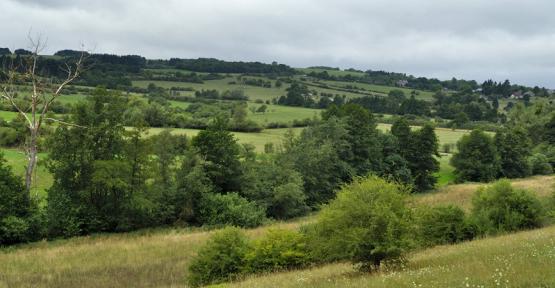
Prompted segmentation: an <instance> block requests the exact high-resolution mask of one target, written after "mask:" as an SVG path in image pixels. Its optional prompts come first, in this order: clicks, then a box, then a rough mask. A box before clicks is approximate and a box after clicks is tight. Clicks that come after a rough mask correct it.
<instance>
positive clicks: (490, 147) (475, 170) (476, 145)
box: [451, 130, 500, 182]
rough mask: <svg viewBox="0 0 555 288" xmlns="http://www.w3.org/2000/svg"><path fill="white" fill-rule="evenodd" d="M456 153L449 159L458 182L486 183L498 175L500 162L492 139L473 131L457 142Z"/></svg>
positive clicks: (479, 131) (482, 133)
mask: <svg viewBox="0 0 555 288" xmlns="http://www.w3.org/2000/svg"><path fill="white" fill-rule="evenodd" d="M457 148H458V152H457V153H455V155H453V157H452V158H451V165H453V166H454V167H455V175H456V177H457V180H458V181H480V182H488V181H491V180H494V179H495V178H496V177H497V175H498V174H499V170H500V161H499V154H498V153H497V148H496V147H495V142H494V141H493V139H492V137H491V136H489V135H487V134H486V133H484V132H483V131H481V130H473V131H472V132H471V133H470V134H469V135H465V136H463V137H462V138H461V140H459V142H457Z"/></svg>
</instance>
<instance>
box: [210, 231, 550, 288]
mask: <svg viewBox="0 0 555 288" xmlns="http://www.w3.org/2000/svg"><path fill="white" fill-rule="evenodd" d="M221 287H245V288H248V287H253V288H254V287H319V288H320V287H555V226H551V227H547V228H543V229H538V230H532V231H526V232H520V233H516V234H510V235H505V236H500V237H495V238H487V239H483V240H476V241H472V242H467V243H462V244H458V245H451V246H439V247H435V248H432V249H428V250H424V251H421V252H417V253H414V254H412V255H411V256H410V259H409V262H408V264H407V266H406V267H404V268H402V269H401V270H399V271H383V272H380V273H374V274H364V273H354V272H353V268H352V266H351V265H349V264H333V265H326V266H323V267H318V268H313V269H309V270H301V271H291V272H285V273H276V274H270V275H267V276H260V277H254V278H251V279H248V280H246V281H243V282H238V283H235V284H227V285H221Z"/></svg>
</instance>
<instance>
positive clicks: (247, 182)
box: [241, 160, 308, 219]
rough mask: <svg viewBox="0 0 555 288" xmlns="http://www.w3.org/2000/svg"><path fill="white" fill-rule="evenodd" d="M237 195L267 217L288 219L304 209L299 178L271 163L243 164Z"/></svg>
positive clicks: (291, 170)
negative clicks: (256, 207) (260, 208)
mask: <svg viewBox="0 0 555 288" xmlns="http://www.w3.org/2000/svg"><path fill="white" fill-rule="evenodd" d="M243 170H244V174H243V179H242V181H241V182H242V186H243V187H242V189H241V195H242V196H244V197H245V198H247V199H249V200H251V201H255V202H256V203H257V204H259V205H260V206H261V207H264V208H265V209H266V212H267V214H268V216H269V217H272V218H276V219H288V218H292V217H295V216H300V215H303V214H304V213H305V212H306V211H307V210H308V207H307V206H306V196H305V194H304V191H303V180H302V176H301V174H299V173H298V172H296V171H295V170H293V169H291V168H290V167H288V166H286V165H280V164H279V163H276V162H275V161H270V160H263V161H245V163H244V168H243Z"/></svg>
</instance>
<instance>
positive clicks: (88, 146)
mask: <svg viewBox="0 0 555 288" xmlns="http://www.w3.org/2000/svg"><path fill="white" fill-rule="evenodd" d="M87 99H88V100H89V101H87V102H86V103H80V104H78V105H77V106H75V109H74V112H73V114H72V118H71V120H69V121H70V122H72V123H74V124H75V125H78V127H71V126H67V125H62V126H59V127H58V128H57V129H56V132H55V133H54V134H53V135H52V137H50V138H49V139H48V141H49V144H48V147H49V148H50V153H49V160H48V168H49V170H50V172H51V173H52V174H53V177H54V185H53V186H52V187H51V188H50V189H49V191H48V194H49V195H48V207H47V215H48V219H49V229H50V235H51V236H71V235H76V234H81V233H93V232H100V231H121V230H129V229H133V228H137V227H143V226H144V225H148V222H146V223H145V222H144V221H143V220H144V219H145V218H144V213H146V212H147V210H148V209H146V208H147V207H148V206H149V205H148V203H145V202H144V199H145V198H144V197H143V195H141V193H143V192H144V191H142V190H143V189H141V190H139V189H138V188H140V187H142V186H143V185H144V183H143V182H144V181H146V179H145V177H144V173H140V172H141V171H140V170H141V169H143V170H144V169H145V167H144V165H143V164H144V163H142V162H140V161H139V162H138V161H136V159H137V158H136V157H139V156H143V157H144V155H142V154H141V149H138V148H137V147H138V146H137V145H131V146H127V145H126V141H125V138H124V136H125V129H124V127H123V124H122V123H123V121H122V120H123V119H122V114H121V111H122V109H123V107H125V103H126V100H125V98H123V97H121V96H120V95H119V94H117V93H115V92H109V91H106V90H104V89H97V90H96V91H95V92H94V93H93V96H92V97H88V98H87ZM131 138H133V137H131ZM138 139H139V138H138V137H135V140H138ZM131 147H134V148H133V149H130V148H131ZM132 152H133V153H132ZM139 164H141V165H139ZM137 190H138V191H137ZM143 208H144V209H143Z"/></svg>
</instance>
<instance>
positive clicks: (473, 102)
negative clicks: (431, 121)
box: [433, 92, 499, 128]
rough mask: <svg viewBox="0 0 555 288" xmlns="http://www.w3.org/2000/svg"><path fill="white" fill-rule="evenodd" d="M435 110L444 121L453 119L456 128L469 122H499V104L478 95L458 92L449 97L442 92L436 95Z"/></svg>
mask: <svg viewBox="0 0 555 288" xmlns="http://www.w3.org/2000/svg"><path fill="white" fill-rule="evenodd" d="M433 108H434V110H435V115H437V116H438V117H441V118H443V119H453V120H455V121H454V122H453V125H454V126H455V127H457V128H458V127H463V126H464V124H466V123H467V122H469V121H490V122H497V121H498V118H499V115H498V112H497V109H498V108H499V102H497V99H495V100H494V101H493V102H492V103H490V102H488V101H487V100H486V99H484V98H482V97H480V96H479V95H477V94H473V93H469V92H457V93H453V94H451V95H447V94H445V93H442V92H438V93H436V94H434V101H433Z"/></svg>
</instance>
